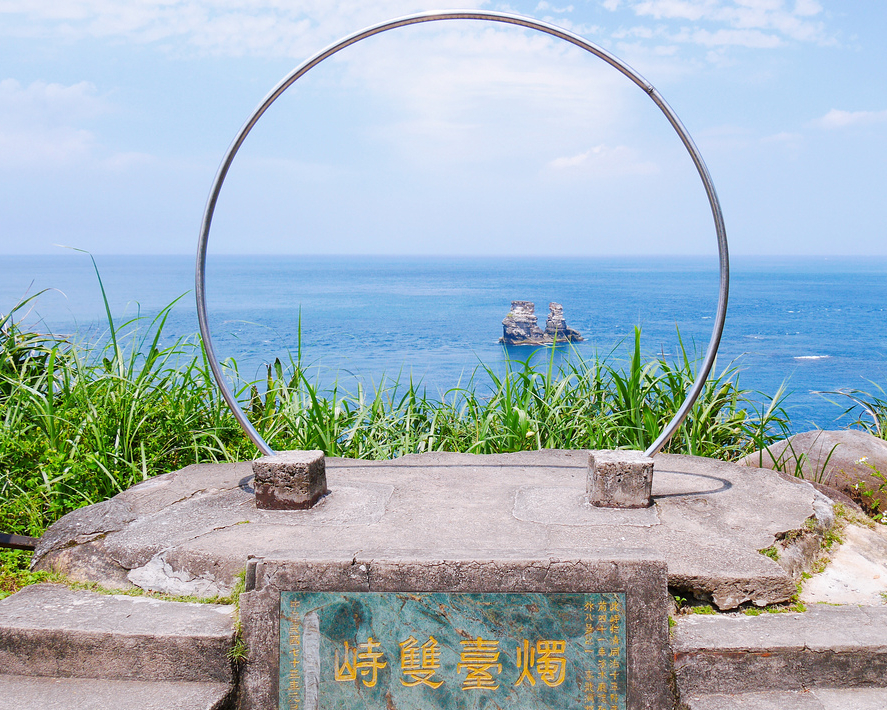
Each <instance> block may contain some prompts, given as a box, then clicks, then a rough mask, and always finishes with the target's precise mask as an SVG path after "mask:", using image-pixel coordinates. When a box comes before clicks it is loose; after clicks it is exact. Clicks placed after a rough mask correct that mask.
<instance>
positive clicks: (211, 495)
mask: <svg viewBox="0 0 887 710" xmlns="http://www.w3.org/2000/svg"><path fill="white" fill-rule="evenodd" d="M655 462H656V464H655V466H656V468H655V476H654V481H653V498H654V501H655V505H654V506H653V507H652V508H648V509H640V510H612V509H599V508H594V507H592V506H590V505H589V504H588V503H587V501H586V498H585V491H586V468H587V452H582V451H557V450H546V451H534V452H522V453H515V454H500V455H492V456H475V455H470V454H454V453H430V454H420V455H411V456H405V457H403V458H400V459H396V460H393V461H376V462H372V461H356V460H349V459H336V458H329V459H327V461H326V468H327V480H328V485H329V488H330V491H331V493H330V494H329V495H328V496H326V497H325V498H323V499H322V500H321V502H320V503H318V505H317V506H315V507H314V508H312V509H311V510H305V511H273V510H258V509H257V508H256V505H255V497H254V492H253V489H252V487H251V484H252V471H251V468H250V464H249V463H248V462H246V463H239V464H216V465H198V466H189V467H188V468H185V469H183V470H181V471H177V472H174V473H170V474H166V475H163V476H158V477H157V478H153V479H151V480H149V481H146V482H145V483H142V484H140V485H138V486H135V487H134V488H131V489H130V490H128V491H125V492H124V493H121V494H120V495H118V496H116V497H115V498H113V499H112V500H110V501H106V502H104V503H99V504H97V505H93V506H89V507H87V508H83V509H81V510H78V511H75V512H73V513H71V514H69V515H67V516H65V517H64V518H62V520H60V521H59V522H57V523H56V524H55V525H53V526H52V527H51V528H50V529H49V530H48V531H47V533H46V535H45V536H44V537H43V538H42V540H41V543H40V546H39V547H38V549H37V551H36V553H35V556H34V561H35V567H36V568H37V569H50V568H53V569H56V570H58V571H61V572H64V573H65V574H67V575H69V576H70V577H72V578H74V579H84V580H92V581H96V582H99V583H101V584H103V585H105V586H109V587H126V586H130V585H137V586H140V587H142V588H145V589H154V590H160V591H165V592H169V593H172V594H193V595H201V596H211V595H215V594H220V593H227V592H228V591H229V590H230V589H231V587H232V585H233V583H234V579H235V576H236V575H237V573H238V572H240V571H241V570H243V569H244V567H245V566H246V562H247V559H248V558H249V557H251V556H255V557H264V558H271V559H273V558H279V557H285V556H293V555H296V556H299V555H302V556H304V557H306V558H308V557H316V556H318V555H320V556H323V555H329V556H330V557H331V558H333V559H340V558H343V557H349V556H350V557H361V558H364V559H373V560H380V561H394V560H397V559H402V558H408V559H413V560H420V559H423V558H428V559H433V558H438V557H440V555H441V553H442V551H443V552H445V553H446V556H447V558H448V559H465V560H472V559H495V558H496V557H497V556H506V557H513V558H521V559H558V558H564V559H572V558H574V557H575V556H576V551H582V552H583V553H584V554H587V555H588V556H590V557H595V556H599V554H598V553H601V554H605V553H607V554H608V553H609V551H612V550H614V549H616V550H619V551H621V552H622V553H625V554H627V555H631V554H633V553H637V554H638V555H640V556H643V557H646V556H649V555H650V554H653V555H655V556H657V557H660V558H662V559H664V560H665V561H666V563H667V565H668V581H669V585H670V586H672V587H674V588H676V589H677V590H679V591H680V592H681V593H682V594H683V595H685V596H688V595H695V596H697V597H699V598H703V599H710V600H712V601H713V603H714V604H716V605H717V606H718V607H720V608H721V609H730V608H735V607H736V606H737V605H739V604H742V603H743V602H748V601H752V602H754V603H756V604H759V605H764V604H769V603H774V602H780V601H784V600H786V599H788V598H789V597H790V596H791V595H792V594H794V593H795V591H796V588H795V581H794V580H793V578H792V574H791V573H790V572H794V573H797V571H798V570H799V569H800V568H803V567H804V566H805V565H807V564H809V562H810V561H811V559H812V555H813V554H814V553H815V552H816V549H817V547H818V545H817V544H815V542H816V541H815V540H814V541H813V542H812V543H811V541H810V536H811V535H812V534H813V533H812V532H811V531H810V527H818V528H819V529H821V528H822V527H824V526H828V525H829V524H830V523H831V518H830V516H831V510H830V506H829V505H828V503H827V502H825V503H824V502H823V501H824V500H825V499H823V498H822V496H821V495H820V494H818V493H817V492H816V491H815V490H814V489H813V488H812V487H811V486H809V485H807V484H805V483H803V482H794V481H786V480H783V479H782V478H780V477H779V475H778V474H777V473H775V472H773V471H769V470H763V469H755V468H749V467H745V466H738V465H734V464H728V463H723V462H719V461H715V460H712V459H701V458H695V457H689V456H674V455H659V456H657V457H656V458H655ZM808 519H812V522H813V525H810V524H808V523H807V521H808ZM779 538H787V539H795V540H797V541H799V542H800V543H804V544H799V545H797V546H796V547H797V549H795V550H786V554H785V555H784V560H782V562H783V565H785V567H786V568H784V567H783V566H780V564H777V563H776V562H774V561H773V560H772V559H770V558H768V557H765V556H764V555H762V554H760V552H759V550H761V549H764V548H767V547H770V546H771V545H773V544H774V542H775V541H776V540H777V539H779ZM789 552H790V553H791V554H788V553H789ZM787 569H788V570H789V571H786V570H787Z"/></svg>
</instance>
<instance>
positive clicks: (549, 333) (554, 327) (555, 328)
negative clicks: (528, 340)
mask: <svg viewBox="0 0 887 710" xmlns="http://www.w3.org/2000/svg"><path fill="white" fill-rule="evenodd" d="M545 337H546V338H551V340H552V342H558V343H563V342H568V343H570V342H573V341H574V340H582V336H581V335H580V334H579V331H578V330H573V329H572V328H570V327H569V326H567V321H565V320H564V307H563V306H562V305H561V304H560V303H549V304H548V321H547V322H546V323H545Z"/></svg>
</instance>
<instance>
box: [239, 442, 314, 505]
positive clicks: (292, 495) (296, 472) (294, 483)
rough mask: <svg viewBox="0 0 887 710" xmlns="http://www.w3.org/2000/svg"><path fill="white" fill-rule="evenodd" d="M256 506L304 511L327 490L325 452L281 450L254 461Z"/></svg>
mask: <svg viewBox="0 0 887 710" xmlns="http://www.w3.org/2000/svg"><path fill="white" fill-rule="evenodd" d="M253 473H254V474H255V477H256V478H255V482H254V484H253V485H254V487H255V490H256V507H257V508H264V509H266V510H304V509H306V508H310V507H311V506H313V505H314V504H315V503H316V502H317V501H318V500H319V499H320V497H321V496H323V495H324V494H325V493H326V492H327V488H326V464H325V459H324V456H323V452H322V451H317V450H314V451H279V452H277V453H276V454H274V455H273V456H263V457H262V458H260V459H256V460H255V461H253Z"/></svg>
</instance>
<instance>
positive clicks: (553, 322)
mask: <svg viewBox="0 0 887 710" xmlns="http://www.w3.org/2000/svg"><path fill="white" fill-rule="evenodd" d="M579 340H582V336H581V335H580V334H579V331H577V330H573V329H572V328H570V327H568V326H567V322H566V321H565V320H564V307H563V306H562V305H561V304H560V303H549V304H548V320H547V322H546V323H545V330H544V331H543V330H541V329H540V328H539V323H538V321H537V320H536V304H535V303H533V302H532V301H512V302H511V311H509V313H508V315H507V316H505V318H504V319H503V321H502V337H501V338H499V342H500V343H505V344H506V345H551V344H552V343H555V342H557V343H566V342H574V341H579Z"/></svg>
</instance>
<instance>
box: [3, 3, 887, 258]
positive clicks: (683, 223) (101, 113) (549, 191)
mask: <svg viewBox="0 0 887 710" xmlns="http://www.w3.org/2000/svg"><path fill="white" fill-rule="evenodd" d="M439 7H440V5H439V4H438V3H437V2H427V3H426V2H421V1H415V2H413V1H410V0H376V1H374V2H373V3H367V2H356V1H355V0H349V1H347V2H337V3H333V2H328V1H326V0H302V1H287V0H223V1H218V2H211V1H209V0H156V1H152V0H0V214H2V224H0V254H27V253H46V254H51V253H60V249H59V248H58V247H57V246H55V245H57V244H67V245H71V246H75V247H78V248H82V249H87V250H90V251H92V252H94V253H97V254H102V253H132V254H140V253H184V254H190V253H193V252H194V249H195V245H196V239H197V233H198V228H199V225H200V219H201V216H202V212H203V207H204V202H205V200H206V196H207V193H208V191H209V188H210V185H211V182H212V179H213V176H214V174H215V171H216V169H217V167H218V164H219V161H220V160H221V158H222V156H223V154H224V152H225V149H226V148H227V146H228V144H229V143H230V141H231V139H232V138H233V137H234V135H235V133H236V132H237V130H238V128H239V127H240V125H241V124H242V123H243V121H244V120H245V119H246V118H247V116H248V115H249V114H250V112H251V111H252V110H253V108H254V107H255V106H256V105H257V104H258V103H259V101H260V100H261V99H262V97H263V96H264V95H265V94H266V93H267V91H268V90H270V89H271V88H272V87H273V86H274V85H275V84H276V83H277V81H278V80H279V79H280V78H281V77H283V76H284V75H285V74H286V73H287V72H289V71H290V70H291V69H292V68H293V67H294V66H295V65H297V64H298V63H300V62H301V61H302V60H303V59H305V58H306V57H308V56H310V55H311V54H313V53H314V52H315V51H317V50H319V49H321V48H322V47H323V46H325V45H326V44H328V43H330V42H332V41H334V40H336V39H338V38H339V37H341V36H343V35H346V34H348V33H350V32H353V31H355V30H358V29H360V28H362V27H365V26H367V25H369V24H373V23H375V22H379V21H382V20H386V19H390V18H393V17H397V16H400V15H404V14H408V13H411V12H417V11H422V10H430V9H436V8H439ZM461 7H476V8H483V9H489V10H502V11H510V12H516V13H519V14H523V15H529V16H532V17H536V18H539V19H543V20H546V21H549V22H551V23H554V24H557V25H561V26H563V27H565V28H567V29H570V30H572V31H574V32H576V33H578V34H581V35H582V36H584V37H586V38H587V39H589V40H591V41H593V42H595V43H597V44H599V45H601V46H603V47H604V48H605V49H607V50H609V51H611V52H613V53H614V54H616V55H617V56H618V57H620V58H621V59H623V60H625V61H626V62H628V63H629V64H630V65H631V66H633V67H634V68H635V69H636V70H638V71H639V72H641V73H642V74H643V75H644V76H645V77H646V78H647V79H648V80H649V81H650V82H651V83H652V84H653V85H654V86H656V88H657V89H658V90H659V91H660V92H661V93H662V95H663V96H664V97H665V99H666V100H667V101H668V102H669V103H670V104H671V106H672V107H673V108H674V109H675V110H676V111H677V113H678V115H679V116H680V117H681V119H682V120H683V122H684V123H685V125H686V126H687V128H688V129H689V130H690V133H691V134H692V135H693V137H694V139H695V140H696V142H697V144H698V146H699V148H700V150H701V151H702V154H703V156H704V158H705V160H706V162H707V164H708V167H709V169H710V171H711V174H712V177H713V178H714V182H715V185H716V187H717V190H718V193H719V196H720V198H721V202H722V206H723V209H724V215H725V218H726V224H727V232H728V239H729V242H730V247H731V251H732V252H733V253H735V254H798V255H822V254H825V255H828V254H850V255H856V254H858V255H875V254H880V255H884V254H887V199H885V195H887V167H885V166H887V81H885V79H884V70H885V69H887V49H885V48H887V42H885V40H884V36H885V30H887V3H885V2H883V1H881V0H878V1H877V2H862V1H861V0H856V1H851V2H837V1H836V0H588V1H584V0H574V1H573V2H572V4H563V5H561V4H559V3H554V2H547V1H543V2H538V0H537V1H536V2H522V1H519V2H518V1H516V2H511V3H506V4H501V3H496V2H473V3H472V2H463V3H462V4H461ZM210 252H211V253H296V254H299V253H331V254H339V253H341V254H362V253H377V254H441V253H442V254H469V255H470V254H493V255H495V254H506V253H507V254H512V255H518V256H519V255H534V254H546V255H610V254H715V253H716V247H715V237H714V229H713V226H712V221H711V216H710V213H709V210H708V205H707V201H706V199H705V195H704V192H703V189H702V185H701V182H700V181H699V178H698V176H696V174H695V172H694V170H693V168H692V165H691V164H690V161H689V158H688V157H687V155H686V152H685V151H684V150H683V148H682V147H681V145H680V143H679V141H678V139H677V137H676V135H675V134H674V132H673V131H672V130H671V128H670V127H669V126H668V125H667V123H666V121H665V119H664V118H663V117H662V115H661V114H659V112H658V110H657V109H656V107H655V106H654V105H653V104H652V103H651V102H650V101H649V99H648V98H646V97H645V96H644V95H643V93H642V92H641V91H640V90H639V89H638V88H637V87H635V86H634V85H632V84H631V83H630V82H628V80H626V79H625V78H624V77H622V76H620V75H618V74H617V73H616V72H615V71H613V70H612V69H610V68H609V67H607V66H606V65H604V64H603V63H602V62H600V61H599V60H597V59H595V58H594V57H592V56H591V55H588V54H587V53H583V52H581V51H579V50H577V49H575V48H573V47H571V46H569V45H567V44H565V43H563V42H560V41H558V40H555V39H553V38H550V37H547V36H545V35H541V34H539V33H533V32H530V31H524V30H521V29H518V28H514V27H503V26H495V25H491V24H490V23H481V22H449V23H437V24H436V25H434V26H431V25H426V26H421V27H411V28H407V29H401V30H396V31H393V32H389V33H386V34H384V35H382V36H379V37H375V38H373V39H371V40H367V41H365V42H362V43H360V44H358V45H356V46H354V47H351V48H349V49H348V50H345V51H343V52H342V53H341V54H339V55H337V56H336V57H335V58H334V59H331V60H329V61H327V62H325V63H323V64H322V65H321V66H320V67H318V68H317V69H315V70H313V71H312V72H310V73H309V74H308V75H307V76H306V77H305V78H304V80H302V81H300V82H299V83H297V84H296V85H295V86H294V87H293V88H292V89H291V90H290V91H289V92H288V93H287V94H285V95H284V97H283V99H281V100H280V101H279V102H278V104H276V105H275V106H274V107H273V108H272V110H271V111H269V113H268V114H267V115H266V117H264V118H263V119H262V121H260V123H259V124H258V126H257V128H256V129H255V131H254V132H253V134H252V135H251V136H250V138H249V139H248V141H247V143H246V144H245V145H244V147H243V149H242V151H241V153H240V155H239V156H238V157H237V159H236V161H235V163H234V166H233V168H232V171H231V175H230V177H229V179H228V181H227V182H226V185H225V188H224V190H223V192H222V195H221V199H220V204H219V209H218V212H217V217H216V221H215V223H214V227H213V232H212V238H211V244H210Z"/></svg>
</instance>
